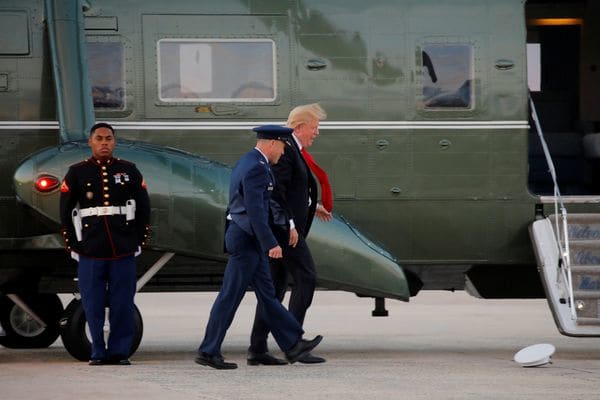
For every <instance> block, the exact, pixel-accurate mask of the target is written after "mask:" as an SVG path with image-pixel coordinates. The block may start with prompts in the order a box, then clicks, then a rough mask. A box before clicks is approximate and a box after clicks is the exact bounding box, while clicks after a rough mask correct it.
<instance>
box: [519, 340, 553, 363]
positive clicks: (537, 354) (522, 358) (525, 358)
mask: <svg viewBox="0 0 600 400" xmlns="http://www.w3.org/2000/svg"><path fill="white" fill-rule="evenodd" d="M555 350H556V348H555V347H554V346H553V345H551V344H548V343H540V344H534V345H531V346H527V347H525V348H524V349H521V350H519V351H518V352H517V354H515V358H514V359H515V361H516V362H518V363H519V364H521V366H523V367H539V366H540V365H545V364H548V363H550V362H551V361H550V356H551V355H552V354H554V351H555Z"/></svg>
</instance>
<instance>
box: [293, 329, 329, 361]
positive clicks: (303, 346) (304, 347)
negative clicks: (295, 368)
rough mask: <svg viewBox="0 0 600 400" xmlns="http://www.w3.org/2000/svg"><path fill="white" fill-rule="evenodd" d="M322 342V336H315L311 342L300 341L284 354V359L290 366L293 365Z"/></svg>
mask: <svg viewBox="0 0 600 400" xmlns="http://www.w3.org/2000/svg"><path fill="white" fill-rule="evenodd" d="M321 340H323V336H321V335H317V336H315V338H314V339H313V340H305V339H300V340H298V342H297V343H296V344H295V345H294V347H292V348H291V349H290V350H288V351H286V352H285V358H287V360H288V361H289V363H290V364H293V363H295V362H296V361H298V360H299V359H300V358H302V357H304V356H305V355H307V354H308V353H310V352H311V350H312V349H314V348H315V347H317V346H318V345H319V343H321Z"/></svg>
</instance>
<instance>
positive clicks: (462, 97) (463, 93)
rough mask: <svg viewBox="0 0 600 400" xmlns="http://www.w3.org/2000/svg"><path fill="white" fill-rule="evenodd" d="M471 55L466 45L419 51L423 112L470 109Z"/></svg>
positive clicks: (431, 46) (434, 47) (450, 45)
mask: <svg viewBox="0 0 600 400" xmlns="http://www.w3.org/2000/svg"><path fill="white" fill-rule="evenodd" d="M472 54H473V51H472V46H471V45H466V44H431V45H425V46H423V48H422V57H421V60H422V63H421V66H422V68H423V71H422V77H423V104H424V108H425V109H439V108H443V109H447V108H460V109H465V108H472V101H473V100H472V99H473V87H472V82H473V56H472Z"/></svg>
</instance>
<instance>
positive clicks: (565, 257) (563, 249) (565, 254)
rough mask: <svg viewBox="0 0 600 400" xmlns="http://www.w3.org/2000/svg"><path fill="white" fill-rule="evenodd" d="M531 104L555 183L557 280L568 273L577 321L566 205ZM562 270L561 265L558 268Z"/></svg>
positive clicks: (573, 309)
mask: <svg viewBox="0 0 600 400" xmlns="http://www.w3.org/2000/svg"><path fill="white" fill-rule="evenodd" d="M529 104H530V106H531V117H532V118H533V122H534V124H535V130H536V131H537V134H538V137H539V138H540V143H541V144H542V149H543V150H544V156H545V157H546V163H547V164H548V172H550V175H551V176H552V182H553V183H554V215H555V216H556V218H555V219H554V224H555V229H554V235H555V237H556V243H557V244H558V251H559V254H560V258H561V260H562V267H564V270H563V271H561V273H560V274H556V277H557V280H558V277H559V276H564V271H566V277H565V278H566V281H567V282H566V283H567V289H568V291H569V305H570V308H571V318H573V319H574V320H576V319H577V310H576V309H575V304H574V295H573V277H572V274H571V257H570V251H569V233H568V229H567V209H566V208H565V204H564V203H563V200H562V196H561V195H560V189H559V187H558V180H557V179H556V170H555V169H554V163H553V162H552V156H551V155H550V150H548V145H547V144H546V140H545V139H544V135H543V132H542V127H541V125H540V121H539V119H538V116H537V112H536V110H535V104H534V103H533V99H532V98H531V94H529ZM559 203H560V223H561V226H560V228H561V229H559V225H558V219H559V212H558V208H559ZM561 230H562V233H563V238H564V244H563V241H562V240H561V239H560V232H561ZM558 268H561V265H559V266H558V267H557V269H558Z"/></svg>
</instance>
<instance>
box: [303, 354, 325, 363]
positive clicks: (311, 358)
mask: <svg viewBox="0 0 600 400" xmlns="http://www.w3.org/2000/svg"><path fill="white" fill-rule="evenodd" d="M325 361H327V360H325V359H324V358H323V357H318V356H313V355H312V354H310V353H306V354H305V355H304V356H302V357H300V358H299V359H298V362H300V363H302V364H319V363H324V362H325Z"/></svg>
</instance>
